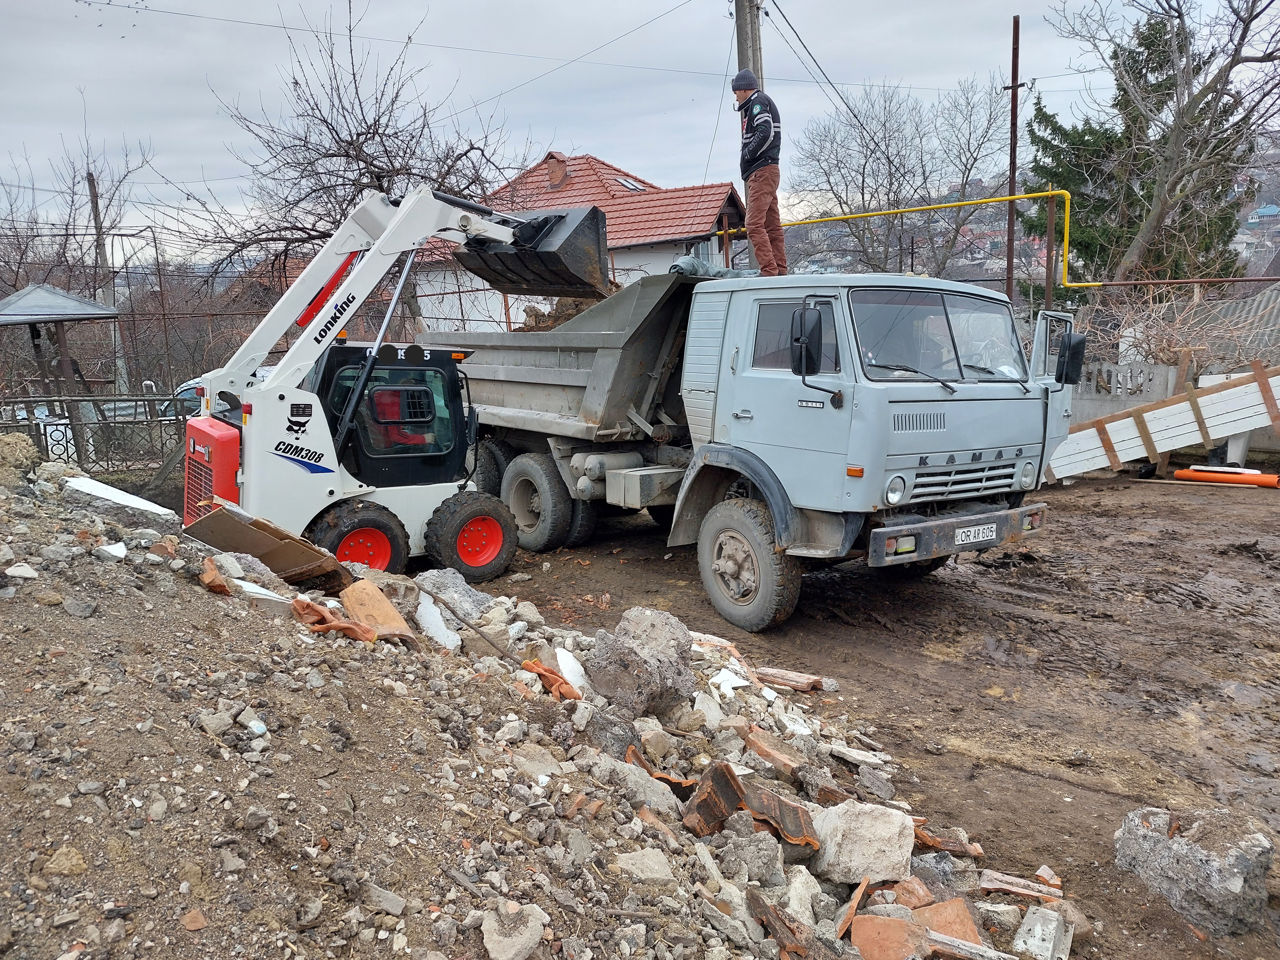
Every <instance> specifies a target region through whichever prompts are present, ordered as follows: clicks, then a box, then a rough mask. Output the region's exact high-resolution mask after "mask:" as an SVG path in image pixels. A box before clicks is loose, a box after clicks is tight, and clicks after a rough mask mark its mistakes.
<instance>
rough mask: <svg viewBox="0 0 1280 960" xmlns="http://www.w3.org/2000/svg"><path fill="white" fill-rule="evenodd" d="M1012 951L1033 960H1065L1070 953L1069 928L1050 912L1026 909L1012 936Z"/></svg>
mask: <svg viewBox="0 0 1280 960" xmlns="http://www.w3.org/2000/svg"><path fill="white" fill-rule="evenodd" d="M1013 949H1014V950H1016V951H1018V952H1019V953H1025V954H1027V955H1029V956H1030V957H1032V958H1033V960H1066V958H1067V955H1068V954H1069V953H1070V952H1071V928H1070V927H1069V926H1068V925H1067V922H1066V921H1065V920H1063V919H1062V916H1061V915H1060V914H1057V913H1054V912H1053V911H1052V910H1046V909H1044V908H1043V907H1035V906H1032V907H1027V915H1026V916H1025V917H1023V918H1022V925H1021V926H1020V927H1018V932H1017V933H1016V934H1014V937H1013Z"/></svg>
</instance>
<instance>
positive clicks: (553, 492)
mask: <svg viewBox="0 0 1280 960" xmlns="http://www.w3.org/2000/svg"><path fill="white" fill-rule="evenodd" d="M502 502H503V503H505V504H506V505H507V508H508V509H509V510H510V511H511V512H512V514H514V515H515V518H516V526H517V527H518V528H519V531H520V533H519V538H520V546H521V547H523V548H524V549H525V550H532V551H533V552H534V553H545V552H547V551H548V550H555V549H556V548H557V547H562V546H564V544H565V541H566V540H567V539H568V537H569V530H570V527H571V526H572V524H573V499H572V498H571V497H570V496H569V489H568V487H566V486H565V485H564V481H563V480H561V479H560V471H559V470H558V469H557V468H556V462H555V461H554V460H552V459H551V457H550V455H548V454H545V453H522V454H520V456H518V457H516V458H515V459H514V460H512V461H511V463H510V465H509V466H508V467H507V469H506V471H505V472H504V473H503V474H502Z"/></svg>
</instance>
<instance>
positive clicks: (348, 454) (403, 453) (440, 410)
mask: <svg viewBox="0 0 1280 960" xmlns="http://www.w3.org/2000/svg"><path fill="white" fill-rule="evenodd" d="M370 349H372V344H367V343H346V344H335V345H334V346H333V347H331V348H330V349H329V350H328V351H326V353H325V356H324V357H323V358H322V360H321V362H320V365H319V366H318V367H317V369H316V371H315V373H314V374H313V375H314V376H315V377H316V382H315V383H314V384H313V386H312V389H313V390H314V392H315V393H316V395H317V396H319V397H320V398H321V402H322V403H323V405H324V412H325V417H326V419H327V420H328V423H329V430H330V433H331V434H336V431H337V429H338V424H339V421H340V420H341V419H342V414H343V411H344V410H345V409H346V406H347V403H348V402H349V401H350V398H351V391H352V389H353V388H354V387H355V386H356V384H357V383H358V382H359V379H360V373H361V370H362V368H363V366H364V364H365V362H366V361H367V359H368V356H369V350H370ZM454 357H455V354H454V353H453V352H451V351H447V350H424V349H423V348H422V347H419V346H417V345H414V344H410V345H408V346H397V345H395V344H384V345H383V346H382V348H381V350H379V352H378V359H377V363H376V365H375V366H374V368H373V371H372V372H371V374H370V376H369V380H368V383H367V385H366V386H365V389H364V392H363V395H362V396H361V397H360V399H359V401H358V402H357V404H356V408H355V417H354V419H353V427H352V430H351V433H350V435H349V436H348V439H347V444H346V448H345V449H344V450H342V451H341V453H340V460H341V462H342V465H343V466H344V467H345V468H346V469H347V471H348V472H349V473H350V474H351V475H352V476H353V477H355V478H356V479H357V480H359V481H360V482H361V483H366V484H368V485H369V486H375V487H408V486H421V485H426V484H433V483H449V482H452V481H455V480H460V479H461V478H462V477H463V476H464V475H465V473H466V467H465V463H466V455H467V413H466V409H465V406H464V404H463V399H462V387H461V375H460V373H459V371H458V363H457V360H455V359H454Z"/></svg>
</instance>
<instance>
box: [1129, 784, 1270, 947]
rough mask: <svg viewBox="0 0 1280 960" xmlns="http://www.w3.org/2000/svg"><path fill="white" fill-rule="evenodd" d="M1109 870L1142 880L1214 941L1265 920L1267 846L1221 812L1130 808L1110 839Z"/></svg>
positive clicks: (1247, 824) (1254, 828)
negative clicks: (1112, 851) (1113, 857)
mask: <svg viewBox="0 0 1280 960" xmlns="http://www.w3.org/2000/svg"><path fill="white" fill-rule="evenodd" d="M1115 844H1116V866H1118V867H1120V868H1121V869H1122V870H1130V871H1132V872H1134V873H1136V874H1137V875H1138V876H1139V877H1141V878H1142V881H1143V882H1144V883H1145V884H1146V885H1147V886H1148V887H1150V888H1151V889H1152V890H1153V891H1155V892H1156V893H1158V894H1160V895H1161V896H1163V897H1164V898H1165V899H1166V900H1168V901H1169V903H1170V904H1172V905H1173V908H1174V909H1175V910H1177V911H1178V913H1180V914H1182V916H1183V917H1185V918H1186V919H1187V920H1188V921H1190V922H1191V923H1192V924H1194V925H1196V926H1198V927H1201V928H1202V929H1205V930H1208V931H1209V932H1210V933H1212V934H1214V935H1215V936H1230V935H1232V934H1238V933H1243V932H1244V931H1246V930H1249V929H1251V928H1254V927H1259V926H1261V925H1262V924H1263V922H1264V910H1265V908H1266V903H1267V888H1266V875H1267V870H1268V868H1269V867H1270V866H1271V858H1272V854H1273V852H1274V848H1273V846H1272V843H1271V841H1270V840H1269V839H1267V837H1266V835H1265V834H1264V833H1263V829H1262V826H1261V825H1260V824H1259V823H1258V822H1257V821H1255V820H1253V819H1251V818H1247V817H1240V816H1236V815H1234V814H1232V813H1230V812H1229V811H1227V810H1192V811H1188V812H1185V813H1172V812H1170V811H1168V810H1162V809H1159V808H1156V807H1147V808H1145V809H1140V810H1134V811H1132V812H1131V813H1129V814H1128V816H1126V817H1125V818H1124V822H1123V823H1122V824H1121V825H1120V829H1119V830H1117V831H1116V834H1115Z"/></svg>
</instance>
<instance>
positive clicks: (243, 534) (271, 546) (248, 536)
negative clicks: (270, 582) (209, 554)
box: [183, 504, 355, 592]
mask: <svg viewBox="0 0 1280 960" xmlns="http://www.w3.org/2000/svg"><path fill="white" fill-rule="evenodd" d="M183 533H185V534H186V535H187V536H189V537H191V538H192V539H193V540H199V541H200V542H201V543H203V544H206V545H207V546H209V547H211V548H213V549H214V550H219V551H221V552H223V553H247V554H249V556H251V557H257V558H258V559H259V560H261V561H262V562H263V563H264V564H266V565H267V566H268V567H269V568H270V569H271V571H272V572H273V573H274V574H276V576H278V577H279V578H280V579H281V580H283V581H284V582H285V583H288V584H292V585H294V586H298V585H299V584H304V583H305V584H308V585H313V586H317V587H320V588H322V589H324V590H325V591H327V592H337V591H339V590H343V589H345V588H347V587H349V586H351V584H352V582H354V580H355V578H354V577H352V575H351V573H350V572H349V571H348V570H347V568H346V567H344V566H343V565H342V564H341V563H339V562H338V561H337V559H336V558H335V557H334V556H333V554H331V553H328V552H327V551H325V550H321V549H320V548H319V547H317V546H316V545H315V544H313V543H311V542H310V541H307V540H304V539H302V538H301V537H295V536H294V535H293V534H291V533H289V532H288V531H286V530H283V529H281V528H280V527H277V526H276V525H275V524H274V523H271V522H270V521H269V520H263V519H261V518H259V517H253V516H250V515H249V514H247V513H245V512H244V511H243V510H240V509H239V508H237V507H234V506H231V505H229V504H228V505H225V506H222V507H219V508H218V509H217V510H214V511H213V512H211V513H208V514H205V515H204V516H203V517H201V518H200V519H199V520H197V521H196V522H195V523H193V524H191V525H190V526H189V527H186V528H185V529H184V530H183Z"/></svg>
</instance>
